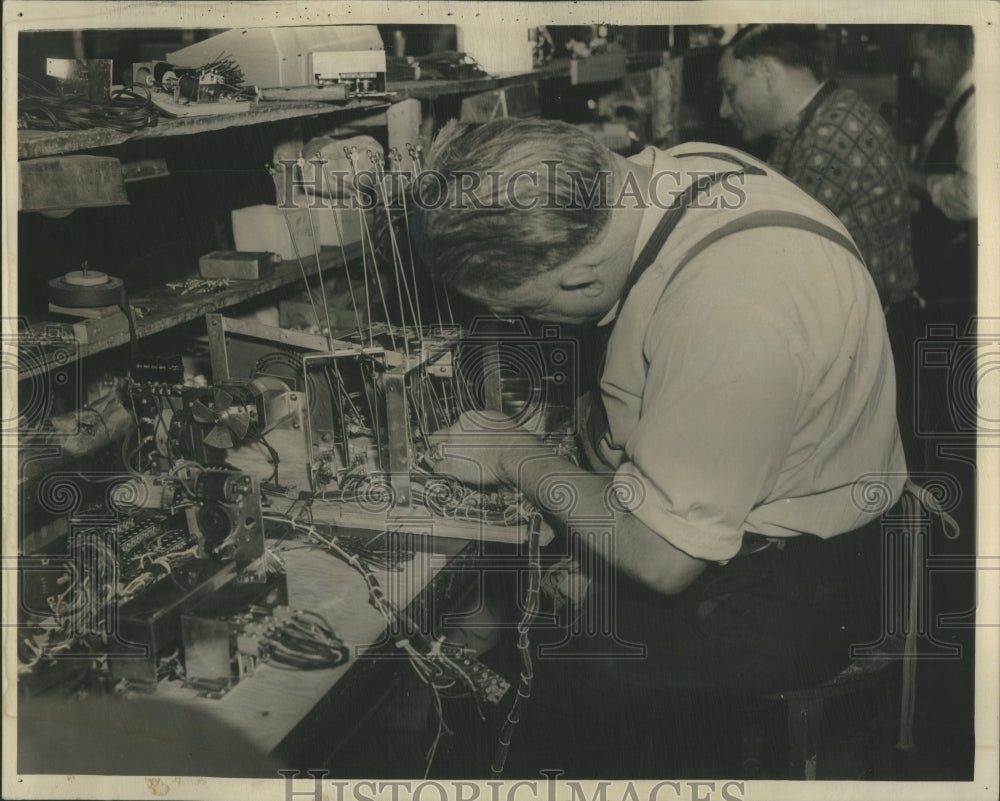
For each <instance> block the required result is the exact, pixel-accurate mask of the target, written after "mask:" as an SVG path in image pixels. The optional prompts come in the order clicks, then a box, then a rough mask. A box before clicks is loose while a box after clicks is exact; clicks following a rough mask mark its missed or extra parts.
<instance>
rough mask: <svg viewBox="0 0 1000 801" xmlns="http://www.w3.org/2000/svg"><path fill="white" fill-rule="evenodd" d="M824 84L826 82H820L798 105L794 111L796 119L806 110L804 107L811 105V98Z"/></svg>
mask: <svg viewBox="0 0 1000 801" xmlns="http://www.w3.org/2000/svg"><path fill="white" fill-rule="evenodd" d="M825 84H826V81H820V83H819V85H818V86H817V87H816V88H815V89H813V90H812V91H811V92H810V93H809V96H808V97H807V98H806V99H805V100H803V101H802V102H801V103H800V104H799V107H798V108H797V109H795V116H796V117H798V116H799V114H801V113H802V112H803V111H805V110H806V106H808V105H809V104H810V103H812V100H813V98H814V97H816V95H818V94H819V90H820V89H822V88H823V86H824V85H825Z"/></svg>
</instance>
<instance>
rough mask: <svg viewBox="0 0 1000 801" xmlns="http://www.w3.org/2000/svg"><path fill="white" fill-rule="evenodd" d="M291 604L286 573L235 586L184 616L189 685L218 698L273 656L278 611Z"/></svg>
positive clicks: (185, 657)
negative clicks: (271, 640)
mask: <svg viewBox="0 0 1000 801" xmlns="http://www.w3.org/2000/svg"><path fill="white" fill-rule="evenodd" d="M287 603H288V588H287V585H286V581H285V576H284V574H283V573H276V574H272V575H270V576H269V577H268V578H267V581H266V582H264V583H262V584H245V583H239V582H235V581H234V582H230V583H228V584H226V585H225V586H224V587H222V588H221V589H220V590H219V591H217V592H215V593H213V594H211V595H210V596H208V597H206V598H205V599H204V600H202V601H199V602H198V603H196V604H194V605H193V606H191V608H190V609H188V610H187V612H185V613H184V614H183V615H182V616H181V643H182V653H183V662H184V681H185V684H186V685H187V686H189V687H194V688H195V689H197V690H198V691H199V692H200V693H201V694H202V695H205V696H209V697H213V698H218V697H221V696H222V695H224V694H225V693H226V692H228V691H229V689H230V688H231V687H233V686H234V685H235V684H236V683H238V682H239V681H241V680H242V679H245V678H247V677H248V676H252V675H253V673H254V671H255V670H256V667H257V664H258V663H259V662H261V661H266V660H268V659H269V658H270V656H271V649H270V645H269V641H268V638H267V633H268V631H269V630H270V629H271V628H272V627H273V625H274V622H273V611H274V609H275V607H277V606H279V605H283V604H287Z"/></svg>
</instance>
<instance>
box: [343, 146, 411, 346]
mask: <svg viewBox="0 0 1000 801" xmlns="http://www.w3.org/2000/svg"><path fill="white" fill-rule="evenodd" d="M344 153H345V154H346V155H347V158H348V160H349V161H350V162H351V171H352V172H353V173H354V180H355V181H357V178H358V164H357V158H358V148H357V147H356V146H353V147H345V148H344ZM358 221H359V222H360V224H361V232H362V236H363V240H362V242H361V255H362V260H363V261H364V263H365V269H366V270H367V268H368V263H367V259H365V258H364V252H365V241H367V242H368V248H369V250H370V251H371V254H372V273H373V274H374V275H375V283H376V284H378V294H379V299H380V300H381V301H382V310H383V311H384V312H385V322H386V328H387V330H388V332H389V340H390V342H392V347H393V350H398V347H397V345H396V337H395V336H394V335H393V333H392V320H391V318H390V315H389V306H388V305H387V304H386V302H385V291H384V290H383V289H382V279H381V277H380V276H379V274H378V265H377V264H376V260H375V246H374V245H373V244H372V237H371V233H370V232H369V230H368V220H366V219H365V212H364V209H362V208H361V204H358ZM369 326H371V321H369ZM404 344H405V338H404Z"/></svg>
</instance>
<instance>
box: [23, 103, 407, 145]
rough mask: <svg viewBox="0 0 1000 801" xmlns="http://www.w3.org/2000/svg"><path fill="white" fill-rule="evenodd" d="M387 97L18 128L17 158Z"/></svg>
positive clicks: (345, 107)
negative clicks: (131, 122)
mask: <svg viewBox="0 0 1000 801" xmlns="http://www.w3.org/2000/svg"><path fill="white" fill-rule="evenodd" d="M388 105H389V103H388V101H384V100H352V101H348V102H346V103H340V104H332V103H285V102H261V103H258V104H257V105H256V106H254V107H253V108H251V109H250V110H249V111H243V112H238V113H234V114H211V115H205V116H198V117H181V118H179V119H175V120H160V123H159V124H158V125H155V126H152V127H149V128H140V129H139V130H138V131H132V132H131V133H125V132H123V131H117V130H115V129H113V128H89V129H87V130H83V131H18V132H17V157H18V158H19V159H32V158H40V157H42V156H56V155H60V154H62V153H74V152H77V151H81V150H95V149H98V148H102V147H112V146H114V145H120V144H122V143H123V142H131V141H136V140H140V139H163V138H166V137H169V136H189V135H192V134H199V133H205V132H208V131H221V130H224V129H226V128H239V127H243V126H247V125H259V124H261V123H266V122H280V121H281V120H291V119H298V118H301V117H315V116H318V115H320V114H335V113H345V112H348V111H355V112H358V111H360V112H364V111H373V110H380V109H383V108H385V107H386V106H388Z"/></svg>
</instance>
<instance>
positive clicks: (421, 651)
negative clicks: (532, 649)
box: [277, 518, 485, 778]
mask: <svg viewBox="0 0 1000 801" xmlns="http://www.w3.org/2000/svg"><path fill="white" fill-rule="evenodd" d="M277 519H281V520H283V522H290V523H291V525H292V526H293V528H294V529H295V530H298V531H303V532H305V533H306V534H308V535H309V537H310V539H312V540H313V541H314V542H316V543H317V544H319V545H321V546H322V547H323V548H324V549H325V550H327V551H329V552H330V553H331V554H333V555H334V556H336V557H337V558H339V559H341V560H343V561H344V562H347V564H349V565H351V566H352V567H353V568H354V569H355V570H357V571H358V572H359V573H360V574H361V576H362V578H363V579H364V581H365V585H366V587H367V588H368V595H369V599H370V601H371V604H372V606H374V607H375V609H377V610H378V612H379V614H380V615H381V616H382V618H383V619H384V620H385V622H386V626H387V627H388V630H389V632H390V633H391V634H392V636H393V637H394V639H395V643H396V647H397V648H399V649H400V650H401V651H403V652H404V653H405V654H406V655H407V657H408V658H409V663H410V665H411V667H412V668H413V670H414V672H415V673H416V674H417V676H418V677H419V678H420V680H421V681H422V682H423V683H424V684H426V685H427V686H428V687H429V688H430V690H431V692H432V693H433V694H434V709H435V712H436V713H437V718H438V730H437V734H436V735H435V737H434V741H433V742H432V743H431V746H430V749H429V750H428V752H427V757H426V758H427V766H426V770H425V772H424V778H426V777H427V775H428V773H429V772H430V767H431V763H432V761H433V759H434V754H435V752H436V750H437V746H438V743H439V741H440V739H441V735H442V734H443V733H444V732H448V733H449V734H450V733H451V731H450V730H449V729H448V727H447V726H446V725H445V722H444V711H443V709H442V706H441V698H442V695H441V692H442V691H443V690H448V689H451V688H453V687H460V688H461V692H459V693H457V694H453V695H450V696H449V697H456V698H458V697H472V698H473V699H476V700H477V711H479V716H480V717H481V718H483V719H485V715H483V713H482V711H481V710H478V699H477V696H476V691H477V689H478V688H477V685H476V682H475V681H474V680H473V678H472V676H470V675H469V672H468V671H466V670H465V669H464V668H463V667H462V666H461V665H460V664H459V663H458V661H457V660H456V659H454V658H452V656H451V653H457V652H460V651H461V650H462V649H461V646H458V645H453V644H448V643H446V642H445V641H444V639H443V638H440V637H439V638H436V639H431V638H429V637H428V636H427V635H426V634H425V633H423V632H422V631H421V629H420V627H419V626H418V625H417V623H416V622H415V621H414V620H413V619H412V618H411V617H410V616H409V615H408V614H407V613H406V612H404V611H402V610H400V609H399V607H397V606H396V604H394V603H393V602H392V601H390V600H389V599H388V598H387V597H386V595H385V593H384V592H383V591H382V587H381V585H380V584H379V581H378V577H377V576H376V575H375V574H374V572H373V571H372V570H371V568H370V566H369V565H366V564H365V562H364V561H363V559H362V558H361V556H359V555H358V554H357V553H352V552H351V551H349V550H348V549H347V548H345V547H344V545H345V544H347V543H344V542H343V541H342V540H341V539H340V538H338V537H325V536H323V535H322V534H320V533H319V532H318V531H317V530H316V527H315V526H311V525H306V524H304V523H299V522H297V521H288V520H284V519H283V518H277ZM348 547H350V545H349V544H348Z"/></svg>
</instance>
